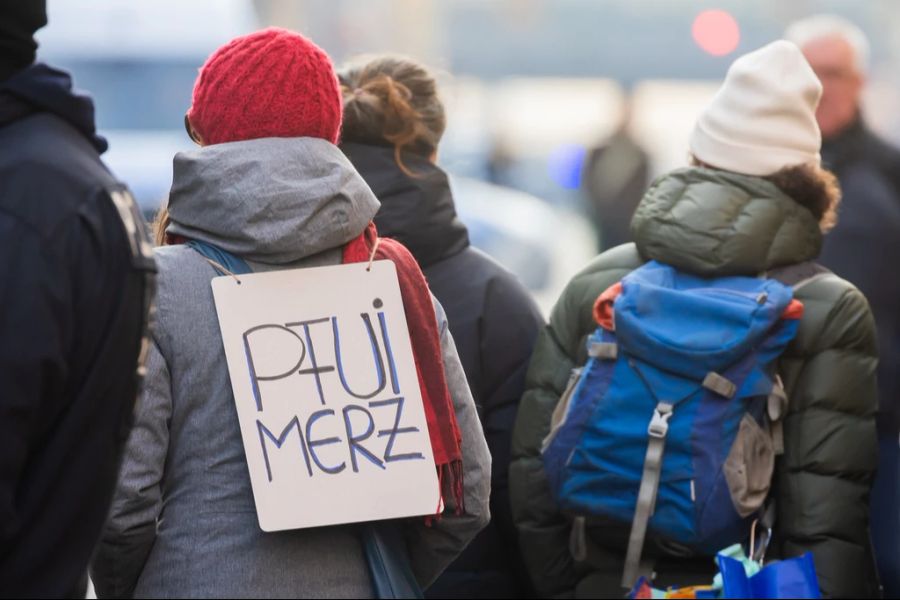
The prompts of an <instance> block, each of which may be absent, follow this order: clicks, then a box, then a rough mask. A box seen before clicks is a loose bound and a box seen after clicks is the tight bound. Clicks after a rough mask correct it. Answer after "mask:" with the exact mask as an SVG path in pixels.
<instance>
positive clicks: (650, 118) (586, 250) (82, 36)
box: [38, 0, 900, 311]
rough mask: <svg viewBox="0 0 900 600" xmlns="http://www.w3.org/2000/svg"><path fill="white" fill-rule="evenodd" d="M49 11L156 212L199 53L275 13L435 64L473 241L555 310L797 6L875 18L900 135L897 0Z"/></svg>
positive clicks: (122, 160) (283, 22)
mask: <svg viewBox="0 0 900 600" xmlns="http://www.w3.org/2000/svg"><path fill="white" fill-rule="evenodd" d="M48 12H49V19H50V25H49V26H48V27H46V28H45V29H44V30H42V31H41V32H39V34H38V39H39V41H40V43H41V46H40V49H39V57H40V58H41V59H42V60H45V61H46V62H50V63H52V64H54V65H56V66H59V67H63V68H66V69H68V70H69V71H71V72H72V73H73V74H74V77H75V82H76V85H77V86H78V87H80V88H83V89H86V90H88V91H89V92H90V93H91V94H92V95H93V96H94V99H95V102H96V105H97V121H98V125H99V128H100V130H101V133H102V134H104V135H105V136H107V138H108V139H109V141H110V150H109V152H108V153H107V154H106V155H104V158H105V160H106V162H107V163H108V164H109V165H110V166H111V168H112V169H113V170H114V171H115V173H116V174H117V175H118V176H119V178H121V179H122V180H124V181H125V182H126V183H127V184H128V185H129V186H130V187H131V189H132V191H133V192H134V194H135V196H136V197H137V199H138V201H139V202H140V204H141V207H142V208H143V210H144V212H145V214H146V215H147V216H148V217H149V218H152V216H153V215H154V214H155V212H156V210H157V209H158V207H159V206H160V205H162V204H163V203H164V202H165V199H166V195H167V193H168V190H169V187H170V185H171V180H172V173H171V165H172V156H173V155H174V154H175V153H176V152H178V151H180V150H185V149H189V148H191V147H192V143H191V141H190V140H189V139H188V137H187V135H186V134H185V131H184V125H183V119H184V113H185V111H186V110H187V108H188V106H189V105H190V98H191V89H192V86H193V82H194V79H195V77H196V74H197V69H198V68H199V67H200V66H201V65H202V63H203V61H204V60H205V58H206V56H207V55H208V54H209V53H210V52H212V51H213V50H214V49H215V48H217V47H218V46H220V45H221V44H223V43H224V42H226V41H228V40H229V39H230V38H232V37H234V36H236V35H240V34H243V33H247V32H250V31H253V30H255V29H257V28H260V27H264V26H268V25H278V26H282V27H287V28H290V29H294V30H297V31H300V32H302V33H304V34H306V35H308V36H309V37H311V38H312V39H313V40H314V41H315V42H316V43H318V44H319V45H320V46H322V47H323V48H324V49H325V50H326V51H327V52H328V53H329V54H330V55H331V56H332V58H333V59H334V61H335V64H336V66H338V67H340V65H341V64H342V63H344V62H345V61H347V60H349V59H351V58H353V57H354V56H357V55H359V54H366V53H382V52H392V53H401V54H406V55H409V56H411V57H414V58H416V59H418V60H420V61H423V62H425V63H427V64H429V65H430V66H431V67H433V68H434V69H435V71H436V72H437V73H438V75H439V80H440V82H441V87H442V94H443V98H444V101H445V103H446V105H447V108H448V121H449V126H448V130H447V133H446V135H445V137H444V141H443V143H442V145H441V149H440V155H439V164H440V165H441V166H443V167H444V168H445V170H447V171H448V172H449V173H450V174H451V176H452V182H453V186H454V191H455V196H456V200H457V205H458V209H459V212H460V215H461V217H462V218H463V220H464V221H465V222H466V224H467V225H468V226H469V228H470V234H471V237H472V240H473V243H474V244H475V245H476V246H478V247H481V248H482V249H484V250H485V251H487V252H488V253H489V254H492V255H493V256H494V257H495V258H497V259H498V260H499V261H500V262H501V263H503V264H505V265H506V266H507V267H508V268H510V269H511V270H512V271H513V272H515V273H516V274H517V275H518V276H519V277H520V278H521V279H522V281H523V282H524V283H525V284H526V285H527V286H528V287H529V288H530V289H531V290H532V291H533V292H534V293H535V296H536V297H537V299H538V301H539V303H540V304H541V306H542V308H543V309H544V310H545V311H546V310H548V309H549V307H550V306H552V303H553V301H554V300H555V299H556V298H557V297H558V295H559V293H560V291H561V288H562V286H563V285H564V284H565V282H566V281H568V279H569V278H570V277H571V276H572V275H573V274H574V273H575V272H577V271H578V270H579V269H580V268H581V267H583V266H584V264H585V263H586V262H587V261H588V260H590V258H591V257H593V256H594V255H595V254H596V252H597V249H598V248H599V247H601V246H603V247H606V246H609V245H612V244H614V243H619V242H621V241H625V240H620V239H617V238H618V236H619V235H620V234H619V233H617V232H620V231H621V230H622V229H623V227H625V225H623V224H622V223H625V224H627V218H628V215H627V214H626V215H621V216H615V215H614V216H612V217H607V220H608V221H610V222H609V223H607V224H606V225H607V227H604V228H601V227H600V225H601V224H600V223H598V218H597V213H598V212H602V211H601V210H600V209H599V208H598V207H603V206H604V205H605V204H608V203H610V202H612V201H613V200H614V199H615V200H616V201H617V202H619V201H620V200H621V199H622V198H623V197H629V196H637V197H639V196H640V194H641V193H642V192H643V190H644V189H645V188H646V186H647V184H648V183H649V182H650V181H651V180H652V178H653V177H655V176H656V175H659V174H661V173H663V172H665V171H667V170H670V169H672V168H675V167H678V166H681V165H684V164H685V161H686V157H687V150H686V148H687V138H688V134H689V132H690V129H691V127H692V125H693V121H694V117H695V115H696V114H697V112H698V111H699V109H700V108H701V107H702V106H703V105H704V104H705V103H706V102H707V101H708V100H709V98H710V97H711V95H712V94H713V93H714V91H715V90H716V88H717V86H718V84H719V82H720V81H721V79H722V77H723V76H724V74H725V71H726V70H727V68H728V65H729V64H730V63H731V62H732V61H733V60H734V58H736V57H737V56H738V55H740V54H742V53H744V52H747V51H750V50H753V49H755V48H758V47H759V46H762V45H763V44H765V43H767V42H769V41H771V40H773V39H777V38H778V37H780V36H781V34H782V32H783V31H784V28H785V27H786V26H787V25H788V24H789V23H790V22H791V21H793V20H795V19H797V18H800V17H803V16H806V15H809V14H813V13H818V12H831V13H835V14H839V15H842V16H845V17H848V18H850V19H851V20H853V21H854V22H856V23H857V24H858V25H859V26H860V27H862V29H863V30H864V31H865V32H866V33H867V34H868V36H869V39H870V41H871V44H872V59H871V64H870V81H869V85H868V88H867V97H866V115H867V118H868V122H869V124H870V125H871V126H872V127H873V128H874V129H875V130H876V131H877V132H878V133H880V134H882V135H883V136H884V137H886V138H887V139H889V140H891V141H894V142H900V114H898V113H900V111H897V110H896V108H895V107H897V106H900V36H896V35H892V32H895V31H898V30H900V2H897V1H895V0H790V1H787V2H786V1H784V0H720V1H718V2H706V1H701V0H189V1H183V0H48ZM606 212H607V213H608V212H609V211H606ZM613 212H614V211H613ZM616 220H618V221H621V223H612V222H611V221H616ZM599 232H602V233H603V235H601V233H599Z"/></svg>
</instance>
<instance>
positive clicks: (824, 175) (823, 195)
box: [763, 164, 841, 233]
mask: <svg viewBox="0 0 900 600" xmlns="http://www.w3.org/2000/svg"><path fill="white" fill-rule="evenodd" d="M763 179H767V180H769V181H771V182H772V183H774V184H775V185H776V186H778V189H780V190H781V191H782V192H784V193H785V194H787V195H788V196H790V197H791V198H793V199H794V202H796V203H797V204H799V205H800V206H803V207H805V208H806V209H808V210H809V212H811V213H812V214H813V216H814V217H815V218H816V219H817V220H818V221H819V229H821V230H822V233H828V232H829V231H831V230H832V229H833V228H834V226H835V225H837V221H838V214H837V211H838V205H839V204H840V202H841V186H840V184H839V183H838V179H837V177H836V176H835V174H834V173H832V172H831V171H829V170H827V169H823V168H822V167H821V166H819V165H815V164H805V165H796V166H793V167H785V168H783V169H781V170H780V171H776V172H775V173H772V174H771V175H767V176H765V177H763Z"/></svg>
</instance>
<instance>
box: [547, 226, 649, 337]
mask: <svg viewBox="0 0 900 600" xmlns="http://www.w3.org/2000/svg"><path fill="white" fill-rule="evenodd" d="M643 262H644V261H643V259H642V258H641V256H640V254H639V253H638V251H637V247H636V246H635V245H634V244H633V243H628V244H623V245H621V246H616V247H615V248H611V249H609V250H607V251H606V252H603V253H602V254H600V255H599V256H597V257H596V258H594V259H593V260H592V261H591V262H589V263H588V264H587V265H586V266H585V267H584V268H583V269H581V271H579V272H578V273H577V274H576V275H575V276H574V277H573V278H572V279H571V280H570V281H569V283H568V284H567V285H566V287H565V289H564V290H563V292H562V295H561V296H560V297H559V300H557V302H556V305H554V307H553V310H552V311H551V313H550V324H551V326H552V327H553V328H554V329H555V330H557V332H559V333H560V334H562V333H563V332H567V334H568V335H570V336H575V337H573V339H577V336H583V335H586V334H587V333H588V332H590V331H592V330H593V329H594V328H595V327H596V324H595V323H594V320H593V307H594V302H596V300H597V298H598V297H599V296H600V294H602V293H603V292H604V291H605V290H606V289H607V288H608V287H610V286H611V285H613V284H615V283H616V282H618V281H620V280H621V279H622V278H623V277H625V276H626V275H627V274H628V273H630V272H631V271H633V270H635V269H637V268H638V267H640V266H641V265H642V264H643ZM570 341H571V340H570Z"/></svg>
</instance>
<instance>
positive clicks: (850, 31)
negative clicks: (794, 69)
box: [785, 15, 869, 139]
mask: <svg viewBox="0 0 900 600" xmlns="http://www.w3.org/2000/svg"><path fill="white" fill-rule="evenodd" d="M785 38H786V39H788V40H790V41H792V42H794V43H795V44H797V46H799V47H800V49H801V50H802V51H803V55H804V56H805V57H806V60H807V61H808V62H809V64H810V66H812V68H813V70H814V71H815V72H816V75H817V76H818V77H819V79H820V80H821V81H822V86H823V87H824V93H823V94H822V100H821V102H820V103H819V108H818V110H817V111H816V120H818V122H819V128H820V129H821V130H822V136H823V137H824V138H826V139H827V138H829V137H832V136H835V135H837V134H839V133H840V132H841V131H843V130H844V129H845V128H846V127H847V126H849V125H850V124H851V123H853V121H854V120H855V119H856V116H857V113H858V111H859V104H860V99H861V95H862V87H863V84H864V82H865V76H866V68H867V63H868V60H869V43H868V41H867V40H866V36H865V34H863V32H862V31H861V30H860V29H859V28H858V27H857V26H856V25H854V24H853V23H851V22H850V21H847V20H846V19H843V18H841V17H836V16H833V15H817V16H814V17H809V18H807V19H803V20H801V21H797V22H796V23H794V24H793V25H791V26H790V27H788V29H787V31H786V32H785Z"/></svg>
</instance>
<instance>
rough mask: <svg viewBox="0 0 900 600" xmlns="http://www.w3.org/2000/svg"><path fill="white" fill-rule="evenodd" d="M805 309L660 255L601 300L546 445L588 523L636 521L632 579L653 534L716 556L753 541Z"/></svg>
mask: <svg viewBox="0 0 900 600" xmlns="http://www.w3.org/2000/svg"><path fill="white" fill-rule="evenodd" d="M802 309H803V307H802V304H800V303H799V302H797V301H795V300H793V292H792V289H791V287H789V286H787V285H784V284H782V283H780V282H779V281H776V280H774V279H763V278H753V277H722V278H717V279H704V278H700V277H696V276H692V275H687V274H685V273H681V272H679V271H677V270H676V269H674V268H672V267H670V266H668V265H664V264H661V263H658V262H650V263H647V264H645V265H644V266H642V267H641V268H639V269H637V270H635V271H633V272H631V273H630V274H629V275H627V276H626V277H625V278H624V279H623V280H622V281H621V282H620V283H618V284H616V285H615V286H613V287H612V288H610V289H609V290H607V291H606V292H604V294H603V295H601V296H600V298H598V300H597V304H596V305H595V310H594V314H595V319H596V320H597V321H598V323H600V327H598V328H597V330H596V331H595V332H594V333H593V334H592V335H591V336H590V337H589V338H588V342H587V346H588V348H587V349H588V355H589V359H588V361H587V363H586V364H585V365H584V367H583V368H582V369H578V370H576V371H575V372H573V377H572V379H571V380H570V383H569V386H568V388H567V390H566V392H565V393H564V394H563V396H562V398H561V399H560V402H559V404H558V405H557V407H556V410H555V411H554V414H553V419H552V423H551V430H550V433H549V435H548V436H547V438H546V439H545V440H544V445H543V450H542V453H543V462H544V468H545V471H546V474H547V478H548V480H549V484H550V488H551V491H552V494H553V496H554V497H555V499H556V501H557V503H558V505H559V508H560V510H561V511H562V512H564V513H565V514H567V515H570V516H571V517H573V518H575V520H576V525H578V524H579V521H580V525H581V527H582V531H583V527H584V522H585V518H588V519H591V518H595V517H601V518H602V519H612V520H615V521H619V522H623V523H631V536H630V538H629V543H628V551H627V554H626V560H625V573H624V576H623V580H622V584H623V586H624V587H627V588H630V587H631V586H632V585H634V583H635V581H636V580H637V579H638V576H639V575H641V574H645V573H646V570H647V567H646V565H641V562H640V561H641V554H642V550H643V545H644V539H645V537H646V535H647V532H648V529H649V531H650V532H651V533H652V534H654V535H655V536H659V537H661V538H663V539H666V540H671V541H674V542H677V543H678V544H680V545H683V546H686V547H687V548H688V549H690V550H691V551H694V552H699V553H704V554H708V555H710V556H713V555H715V553H716V552H717V551H718V550H719V549H721V548H724V547H726V546H729V545H731V544H734V543H737V542H741V541H743V540H744V539H746V537H747V535H748V533H749V531H750V526H751V522H752V520H753V518H754V516H756V515H759V514H760V512H761V510H762V508H763V504H764V502H765V500H766V497H767V495H768V492H769V487H770V485H771V478H772V473H773V470H774V461H775V454H776V453H778V452H780V450H781V446H782V440H781V436H780V420H779V419H780V417H781V416H782V414H783V413H784V412H785V409H786V402H787V399H786V396H785V394H784V391H783V388H782V386H781V382H780V380H779V379H778V377H777V375H776V374H775V362H776V359H777V358H778V357H779V355H780V354H781V353H782V352H783V351H784V349H785V347H786V346H787V344H788V343H789V342H790V341H791V339H793V338H794V336H795V335H796V333H797V328H798V326H799V318H800V316H802ZM602 519H601V520H602ZM642 568H643V571H644V572H643V573H642Z"/></svg>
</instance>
